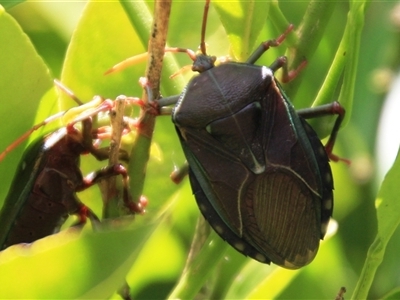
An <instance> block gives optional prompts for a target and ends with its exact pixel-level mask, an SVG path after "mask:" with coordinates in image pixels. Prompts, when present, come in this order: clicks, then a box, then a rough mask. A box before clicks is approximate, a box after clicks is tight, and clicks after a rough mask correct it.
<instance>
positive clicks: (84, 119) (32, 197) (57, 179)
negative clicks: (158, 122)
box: [0, 98, 145, 249]
mask: <svg viewBox="0 0 400 300" xmlns="http://www.w3.org/2000/svg"><path fill="white" fill-rule="evenodd" d="M93 102H95V103H98V102H100V104H98V105H95V107H94V108H92V109H91V110H89V111H86V112H83V113H81V114H80V115H78V116H77V117H76V118H74V119H73V121H71V122H69V123H68V124H67V126H65V127H61V128H60V129H58V130H56V131H54V132H52V133H49V134H47V135H46V136H44V137H42V138H39V139H38V140H36V141H35V142H33V143H32V144H31V145H30V146H29V147H28V148H27V150H26V151H25V153H24V155H23V158H22V160H21V162H20V165H19V166H18V168H17V173H16V174H15V177H14V180H13V182H12V185H11V188H10V190H9V192H8V195H7V197H6V199H5V201H4V205H3V207H2V209H1V211H0V248H1V249H4V248H6V247H8V246H11V245H14V244H18V243H31V242H34V241H36V240H37V239H40V238H43V237H45V236H47V235H50V234H53V233H55V232H57V231H59V229H60V227H61V225H62V224H63V223H64V221H65V220H66V218H67V217H68V215H71V214H74V215H77V216H78V224H84V223H85V222H86V219H87V218H89V219H90V220H91V221H98V218H97V216H96V215H95V214H94V213H93V212H92V211H91V210H90V208H88V207H87V206H85V205H84V204H83V203H82V202H80V200H79V199H78V197H77V195H76V193H77V192H79V191H83V190H85V189H87V188H89V187H91V186H92V185H94V184H95V183H97V182H99V181H100V180H102V179H105V178H108V177H110V176H117V175H121V176H122V178H123V186H124V195H123V199H124V204H125V205H126V206H127V207H128V208H129V210H130V211H131V212H133V213H140V212H142V211H143V208H144V207H143V206H144V205H145V202H142V203H133V202H132V201H131V200H130V196H129V192H128V175H127V171H126V170H125V168H124V167H123V166H122V165H121V164H116V165H110V166H107V167H104V168H102V169H100V170H98V171H95V172H93V173H91V174H89V175H88V176H87V177H85V178H84V177H83V176H82V173H81V170H80V168H79V162H80V155H81V154H84V153H91V154H92V155H93V156H95V157H96V158H97V159H98V160H104V159H107V158H108V156H109V154H108V151H107V150H106V149H97V148H96V147H95V146H94V145H93V135H96V130H94V129H93V128H92V122H91V117H92V116H94V115H97V114H98V113H99V112H101V111H106V110H110V109H111V108H112V106H113V103H112V102H111V101H110V100H105V101H103V100H102V99H99V98H96V99H94V100H93ZM67 113H68V111H67ZM61 115H62V114H59V115H57V116H55V117H58V116H61ZM55 117H50V118H49V119H48V120H46V121H44V122H42V123H41V124H39V125H37V126H35V127H34V128H33V129H31V130H30V131H33V130H35V129H36V128H38V127H40V126H43V125H45V124H46V123H47V122H49V121H50V120H53V119H54V118H55ZM78 122H81V123H82V128H81V129H77V128H76V127H75V124H76V123H78ZM30 131H28V133H27V134H26V135H24V136H23V137H22V138H20V139H18V140H17V141H16V142H15V143H14V144H13V145H12V146H11V147H9V148H8V149H6V151H4V152H3V153H2V154H1V155H0V157H1V158H3V157H4V156H5V154H6V153H7V152H8V151H11V150H12V148H13V147H15V146H17V145H18V144H19V142H20V141H21V140H22V139H23V138H25V137H26V136H27V135H28V134H29V132H30ZM103 150H106V151H103Z"/></svg>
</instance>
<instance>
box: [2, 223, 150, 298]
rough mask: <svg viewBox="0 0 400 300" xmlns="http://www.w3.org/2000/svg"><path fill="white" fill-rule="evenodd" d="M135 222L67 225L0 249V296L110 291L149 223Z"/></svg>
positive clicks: (103, 294) (88, 295)
mask: <svg viewBox="0 0 400 300" xmlns="http://www.w3.org/2000/svg"><path fill="white" fill-rule="evenodd" d="M114 222H115V221H114ZM138 223H139V222H138V220H135V224H134V226H131V228H128V229H122V230H118V231H115V230H113V231H112V230H111V231H110V230H107V231H103V232H97V233H94V232H92V231H87V232H83V233H80V232H79V230H77V229H74V228H70V229H67V230H65V231H62V232H60V233H59V234H56V235H51V236H49V237H46V238H44V239H41V240H38V241H36V242H35V243H33V244H30V245H25V244H20V245H14V246H12V247H9V248H7V249H6V250H4V251H3V252H0V270H1V272H0V282H1V283H2V288H1V289H0V297H1V298H3V299H5V298H25V299H28V298H30V299H33V298H35V299H51V298H58V299H76V298H92V299H95V298H97V299H98V298H107V297H109V296H111V294H112V292H113V291H115V290H117V289H118V288H119V287H120V286H121V285H122V283H123V282H124V278H125V276H126V274H127V273H128V271H129V269H130V266H131V265H132V263H133V262H134V261H135V259H136V257H137V255H138V253H139V251H140V249H141V247H142V243H141V242H140V241H143V240H146V239H147V237H148V236H149V235H150V234H151V232H152V231H153V230H154V228H155V224H154V223H150V222H141V223H142V224H138ZM143 223H145V225H143ZM107 295H108V296H107Z"/></svg>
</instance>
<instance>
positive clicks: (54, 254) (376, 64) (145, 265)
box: [0, 1, 400, 299]
mask: <svg viewBox="0 0 400 300" xmlns="http://www.w3.org/2000/svg"><path fill="white" fill-rule="evenodd" d="M324 3H325V5H324ZM132 5H133V6H135V5H136V7H133V8H132V9H131V10H129V9H126V10H124V8H123V7H122V6H121V4H120V3H119V2H112V1H109V2H98V1H92V2H88V3H87V4H86V6H85V7H84V8H83V7H82V4H81V3H77V2H74V3H72V2H71V3H62V2H54V3H51V4H50V3H46V4H43V3H40V2H27V3H22V4H20V5H17V6H15V7H13V8H10V9H9V10H8V11H7V13H6V12H5V11H1V13H0V44H1V45H2V55H1V56H0V66H1V67H0V69H1V70H2V72H0V98H1V99H2V101H3V103H7V105H1V107H0V117H1V119H2V120H3V125H2V128H3V130H2V131H3V133H2V139H1V140H0V149H1V150H2V149H5V148H6V147H7V145H9V144H10V143H11V142H12V141H13V140H15V139H16V138H17V137H18V136H20V135H21V134H22V133H23V132H25V131H26V130H27V129H28V128H30V127H31V126H32V124H34V123H36V122H37V121H38V120H42V119H44V118H45V117H47V116H49V115H51V114H52V113H54V112H57V111H59V110H61V109H65V108H67V107H71V106H72V105H73V104H72V103H70V102H72V101H71V100H70V99H68V97H65V96H62V95H61V96H59V97H57V96H56V95H55V91H54V89H52V88H51V86H52V85H51V79H52V78H60V79H61V81H62V82H63V83H64V84H66V85H67V86H68V87H69V88H70V89H72V90H73V91H74V93H75V94H76V95H77V96H78V97H79V98H80V99H82V100H85V101H89V100H90V99H92V97H93V96H94V95H97V94H99V95H102V96H104V97H108V98H111V99H115V98H116V96H118V95H120V94H126V95H130V96H140V95H141V94H142V90H141V87H140V86H139V84H138V83H137V81H138V79H139V77H140V76H143V75H144V72H145V64H144V63H139V64H137V65H135V66H134V67H131V68H127V69H125V70H123V71H121V72H119V73H115V74H110V75H106V76H105V75H104V72H105V71H106V70H107V69H109V68H110V67H111V66H113V65H114V64H116V63H118V62H119V61H122V60H123V59H125V58H127V57H129V56H132V55H135V54H139V53H142V52H144V51H146V45H147V39H148V35H149V30H148V26H149V18H148V15H149V14H151V13H152V12H151V11H152V3H149V2H138V1H135V2H134V3H133V4H132ZM82 8H83V10H82ZM311 8H312V9H311ZM392 8H393V4H391V3H389V2H372V3H370V4H369V6H368V7H364V3H363V2H359V1H354V2H351V3H346V2H336V1H332V2H329V1H326V2H323V1H322V2H318V1H315V2H313V1H312V2H311V3H305V2H300V1H299V2H286V1H282V2H281V3H278V2H276V1H273V2H270V3H267V2H265V3H264V2H260V1H254V2H253V1H246V2H240V1H238V2H233V1H232V2H228V3H227V2H215V3H212V4H211V8H210V15H209V18H208V23H207V33H206V37H207V43H208V49H207V51H208V53H210V54H213V55H217V56H223V55H226V54H228V53H229V54H230V56H231V57H233V58H236V59H238V60H243V58H245V57H247V56H248V54H249V53H251V51H252V50H253V49H254V48H255V47H256V46H257V45H258V44H259V43H260V42H261V41H263V40H266V39H268V38H275V37H277V36H279V34H280V33H282V32H283V31H284V30H285V29H286V27H287V25H288V22H287V20H290V22H291V23H293V24H295V25H297V26H296V27H297V28H299V31H298V32H299V35H298V36H296V35H294V34H292V35H290V36H289V37H288V39H287V41H285V43H284V44H283V45H282V46H280V47H277V48H273V49H271V50H269V51H268V52H267V53H266V54H265V55H264V56H263V58H262V59H260V61H259V62H258V63H260V64H265V65H268V64H270V63H272V61H274V59H275V58H276V57H278V56H279V55H283V54H286V55H287V56H288V57H289V61H290V62H294V64H295V63H296V62H297V63H298V62H300V61H301V60H303V59H304V57H305V58H307V62H308V64H307V67H306V68H305V69H304V70H303V71H302V72H301V74H300V75H299V76H298V78H296V80H294V81H293V82H292V83H290V84H288V85H284V89H285V91H286V92H287V94H288V96H289V97H290V99H291V100H292V101H293V103H294V105H295V107H297V108H301V107H309V106H311V105H312V104H313V101H314V99H316V98H317V99H318V103H319V104H321V103H326V102H330V101H331V100H332V99H337V98H338V99H340V100H341V102H342V103H344V104H345V106H346V109H347V112H348V114H347V116H346V123H347V125H346V127H345V128H343V130H341V131H340V133H339V140H338V143H337V146H336V148H335V153H336V154H338V155H339V156H340V157H345V158H348V159H350V160H351V161H352V164H351V166H347V165H346V164H344V163H331V165H332V168H333V172H334V179H335V209H334V219H335V220H336V221H337V222H338V224H339V228H338V231H337V233H336V234H335V235H334V236H332V237H330V238H328V239H327V240H326V241H323V242H322V243H321V247H320V250H319V253H318V255H317V257H316V259H315V260H314V261H313V262H312V263H311V264H310V265H309V266H306V267H304V268H302V269H301V270H298V271H289V270H284V269H281V268H278V267H276V266H274V265H272V266H268V265H262V264H260V263H257V262H255V261H251V260H250V259H247V258H245V257H243V256H242V255H240V254H238V253H236V252H235V251H234V250H233V249H231V248H230V247H228V246H227V244H226V243H224V242H223V241H221V239H219V238H218V237H217V236H216V235H215V234H213V233H212V234H211V235H210V236H208V238H206V237H203V240H204V239H206V242H205V244H204V245H205V246H204V247H203V250H202V251H201V252H200V253H199V255H198V257H197V258H196V259H195V260H194V261H193V265H192V266H189V267H188V268H186V269H185V273H183V270H184V263H185V260H186V257H187V253H188V252H189V250H190V247H191V240H192V238H193V236H194V233H195V226H196V220H197V218H198V216H199V212H198V209H197V207H196V205H195V202H194V199H193V196H192V195H191V191H190V187H189V185H188V182H187V180H185V181H184V182H183V183H182V184H181V185H178V186H176V185H174V184H173V183H172V182H171V181H170V179H169V174H170V172H171V171H172V170H173V169H174V167H175V166H176V165H178V166H179V165H181V164H182V163H183V162H184V157H183V154H182V151H181V149H180V147H179V141H178V139H177V137H176V134H175V129H174V128H173V126H172V123H171V121H170V118H169V117H158V118H157V124H156V129H155V134H154V142H155V143H156V144H157V145H158V147H159V149H160V152H159V153H155V152H153V155H152V158H151V159H150V161H149V163H148V168H147V180H146V184H145V190H144V194H145V195H146V196H147V198H148V199H149V202H150V204H149V207H148V209H147V214H146V216H138V217H136V218H135V220H134V222H133V223H132V224H130V225H129V226H127V227H123V229H115V228H114V230H111V231H105V232H100V233H93V232H91V228H90V226H87V227H88V228H85V230H84V231H83V232H82V233H77V232H76V231H75V230H71V229H69V230H65V231H63V232H61V233H59V234H57V235H54V236H51V237H48V238H45V239H42V240H40V241H38V242H35V243H33V244H32V245H31V246H20V245H17V246H13V247H10V248H9V249H7V250H5V251H3V252H1V253H0V270H1V272H0V274H1V275H0V282H1V285H0V298H16V297H25V298H28V297H29V298H63V297H64V298H89V297H90V298H109V297H119V296H117V295H115V294H114V295H113V293H114V292H115V291H116V290H117V289H118V288H119V287H120V286H121V285H122V283H123V279H124V278H125V277H126V280H127V282H128V284H129V286H130V287H131V295H132V296H133V297H134V298H140V299H143V298H151V299H157V298H166V297H167V296H168V295H173V296H174V297H180V298H193V297H194V295H200V296H202V297H204V298H277V299H289V298H290V299H298V298H307V299H311V298H319V299H327V298H330V299H332V298H334V296H335V295H336V294H337V292H338V291H339V289H340V287H341V286H346V288H347V295H351V294H353V292H354V291H355V292H356V294H353V297H354V298H366V297H367V296H368V298H377V297H383V295H388V296H387V297H388V299H389V298H390V297H393V294H394V293H395V291H396V288H397V290H398V286H399V283H398V282H397V278H398V276H397V273H398V270H399V269H400V266H399V261H398V259H397V255H398V249H399V247H400V245H399V244H398V240H399V238H398V236H399V232H398V230H397V231H396V228H397V223H398V220H399V219H400V217H399V216H398V211H399V210H398V209H396V207H397V205H398V202H399V201H398V199H397V198H398V196H397V195H398V194H399V190H398V189H399V187H398V185H396V180H397V178H398V175H397V173H398V172H399V171H398V170H399V167H400V166H399V162H398V160H399V159H398V160H397V162H396V163H395V164H394V167H393V169H392V170H391V171H390V173H388V175H387V177H386V179H385V181H384V183H383V185H382V188H381V190H380V192H379V194H378V195H379V196H378V197H377V199H378V202H377V207H378V213H377V212H376V210H375V204H374V199H375V198H376V195H377V190H378V188H377V186H378V184H377V183H379V184H380V182H379V181H380V180H381V179H379V178H376V175H375V171H374V167H375V165H376V160H375V156H374V144H375V139H376V136H375V135H376V128H377V126H378V125H377V124H378V118H379V113H380V106H381V103H380V101H379V100H380V99H381V98H382V96H383V95H382V91H381V90H378V89H377V88H375V87H373V88H371V84H370V82H371V74H372V72H373V71H374V70H375V69H377V68H382V67H383V66H390V65H391V64H390V63H391V61H390V59H391V57H390V53H391V51H388V50H392V52H393V53H398V51H396V48H394V47H396V45H394V43H393V42H392V41H393V39H394V38H395V35H394V34H389V33H386V32H388V29H387V27H388V26H389V24H388V23H387V20H388V19H389V18H388V15H389V12H390V9H392ZM81 11H82V15H81V16H80V17H79V22H77V23H76V24H75V23H73V22H72V23H73V24H70V22H71V20H72V17H68V18H67V19H62V18H61V17H60V16H62V15H68V16H72V15H75V16H77V15H79V14H80V13H81ZM132 11H140V12H141V13H140V14H139V13H136V14H133V15H132ZM60 12H62V13H60ZM188 12H190V16H188ZM8 13H10V14H11V15H12V17H11V15H9V14H8ZM64 13H65V14H64ZM202 15H203V3H202V2H198V1H196V2H195V1H179V2H175V3H173V6H172V14H171V20H170V25H169V35H168V44H169V45H170V46H178V47H182V48H185V47H187V48H191V49H194V48H195V47H197V46H198V44H199V40H200V24H201V20H202ZM303 17H304V18H303ZM15 20H17V21H18V23H17V22H16V21H15ZM338 20H340V22H338ZM345 20H346V21H345ZM18 24H19V25H18ZM229 24H233V25H234V26H230V25H229ZM238 24H239V26H238ZM240 24H244V25H243V26H240ZM316 24H318V26H316ZM20 26H21V27H22V29H21V28H20ZM68 28H69V31H68ZM71 28H73V29H74V32H73V34H71V33H72V30H71ZM246 29H247V30H246ZM24 32H25V33H26V34H27V35H25V33H24ZM361 33H362V35H361ZM382 33H385V34H382ZM32 44H33V45H34V47H35V48H33V47H32ZM3 45H4V46H3ZM285 49H286V53H285ZM338 49H339V50H338ZM393 49H394V50H393ZM65 52H66V56H65V59H64V60H63V61H62V60H61V57H63V55H64V53H65ZM166 57H167V60H166V62H165V68H164V70H163V75H162V86H161V90H162V93H163V95H164V96H169V95H174V94H179V92H180V91H182V89H183V88H184V85H185V83H186V82H187V81H188V80H189V78H190V77H191V76H192V74H181V75H180V76H178V77H177V78H175V79H169V78H168V76H169V75H171V74H173V73H174V72H176V71H177V70H178V68H179V67H180V66H183V65H187V64H190V60H189V59H188V57H187V56H185V55H184V54H167V55H166ZM394 63H398V62H394ZM294 67H296V65H294ZM395 67H397V65H394V66H393V67H392V68H393V69H394V68H395ZM47 68H48V69H49V70H50V71H48V70H47ZM278 78H279V75H278ZM325 78H328V79H325ZM57 99H58V101H57ZM56 104H57V105H58V107H57V105H56ZM137 113H138V112H137V110H134V111H133V115H134V116H137ZM11 116H12V118H11ZM54 126H55V125H54ZM313 126H314V127H315V128H316V129H317V130H318V132H319V133H321V136H324V135H326V133H327V132H328V130H329V127H330V126H331V123H330V120H322V121H318V122H316V123H313ZM50 128H51V127H46V128H45V131H48V130H50ZM41 134H43V133H42V132H39V133H37V134H36V136H37V135H41ZM24 147H25V145H22V146H20V147H18V148H17V149H15V150H14V151H12V152H11V153H9V154H8V155H7V157H6V158H5V159H4V160H3V161H2V162H1V163H0V172H1V174H7V175H5V176H2V183H1V185H2V188H1V189H0V193H1V197H0V199H4V198H5V196H6V193H7V191H8V187H9V185H10V183H11V180H12V176H10V174H13V173H14V171H15V169H16V166H17V164H18V162H19V160H20V159H21V155H22V152H23V149H24ZM154 148H155V149H156V147H154ZM102 165H104V164H102V163H98V162H95V161H94V160H93V159H91V158H89V157H88V158H86V157H85V158H83V166H82V168H83V170H84V173H88V172H90V171H91V170H94V169H97V168H99V167H101V166H102ZM131 172H132V170H131ZM22 184H23V183H22ZM133 184H134V182H133ZM79 197H80V198H81V199H82V200H83V201H84V202H85V203H86V204H87V205H88V206H89V207H91V208H92V209H93V210H94V211H95V212H96V213H97V214H98V215H101V210H102V203H101V201H100V198H101V197H100V193H99V191H98V190H97V188H91V189H90V190H88V191H85V192H83V193H81V194H79ZM1 201H2V200H0V202H1ZM388 208H389V209H388ZM377 215H378V218H377V217H376V216H377ZM377 219H378V222H379V224H378V223H377ZM69 224H71V222H70V223H69ZM200 224H201V223H200ZM67 226H68V225H67ZM200 226H201V225H200ZM377 231H378V236H377V237H376V238H375V234H376V233H377ZM392 235H394V237H392V239H391V240H390V237H391V236H392ZM396 237H397V238H396ZM374 238H375V240H376V241H375V242H374V244H373V246H372V247H371V249H370V250H369V251H368V248H369V246H370V245H371V244H372V242H373V241H374ZM379 243H381V244H379ZM376 245H378V246H379V247H376ZM385 248H386V252H385ZM375 250H377V251H375ZM374 251H375V252H374ZM367 252H368V256H367ZM377 253H378V255H377ZM383 254H385V256H384V257H383ZM366 257H367V261H366V266H371V262H376V261H377V257H378V263H375V264H374V270H375V271H376V268H377V266H379V263H380V260H383V262H382V264H381V265H380V268H379V269H378V270H377V271H376V273H375V272H372V273H366V272H362V267H363V264H364V261H365V260H366ZM193 266H195V267H196V271H197V272H192V270H193V269H191V267H192V268H193ZM366 269H369V268H366ZM21 273H23V274H24V276H22V275H21ZM388 274H390V276H388ZM21 278H24V280H21ZM359 280H360V281H359ZM358 281H359V282H358ZM357 282H358V283H357ZM193 283H196V286H195V285H194V284H193ZM370 284H371V287H370V286H369V285H370ZM356 287H357V288H356ZM199 288H201V290H200V291H198V289H199ZM392 290H393V293H391V291H392ZM183 293H185V294H183ZM390 295H391V296H390Z"/></svg>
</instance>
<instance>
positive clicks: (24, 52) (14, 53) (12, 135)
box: [0, 6, 52, 201]
mask: <svg viewBox="0 0 400 300" xmlns="http://www.w3.org/2000/svg"><path fill="white" fill-rule="evenodd" d="M0 45H1V55H0V70H1V72H0V99H1V103H2V104H1V105H0V118H1V120H2V125H1V126H2V135H1V139H0V151H3V150H5V149H6V147H7V146H9V145H10V144H11V143H12V142H13V141H14V140H16V139H17V138H18V137H20V136H21V135H22V134H23V133H24V132H26V131H27V130H28V129H29V128H31V127H32V125H33V122H34V119H35V116H36V113H37V109H38V106H39V102H40V100H41V98H42V96H43V95H44V94H45V93H46V92H47V91H48V90H49V89H50V88H51V87H52V79H51V77H50V74H49V70H48V69H47V67H46V65H45V64H44V62H43V60H42V58H41V57H40V56H39V55H38V54H37V53H36V51H35V48H34V47H33V45H32V43H31V41H30V40H29V38H28V37H27V36H26V34H25V33H24V32H23V31H22V29H21V27H20V26H19V25H18V23H17V22H16V21H15V20H14V19H13V18H12V17H11V16H10V15H9V14H8V13H6V12H5V11H4V9H3V8H2V7H1V6H0ZM24 145H26V142H24V143H22V145H21V146H19V147H17V148H16V149H14V150H13V151H10V153H8V154H7V156H6V157H5V159H4V160H3V161H1V163H0V173H1V174H10V175H11V174H14V171H15V168H16V166H17V164H18V162H19V160H20V158H21V156H22V152H23V150H24ZM11 179H12V176H3V177H2V181H3V182H2V184H4V185H3V186H4V187H9V185H10V183H11ZM21 184H24V183H21ZM7 190H8V188H2V189H0V199H1V200H0V201H3V199H4V198H5V195H6V192H7Z"/></svg>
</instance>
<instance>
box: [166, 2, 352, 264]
mask: <svg viewBox="0 0 400 300" xmlns="http://www.w3.org/2000/svg"><path fill="white" fill-rule="evenodd" d="M208 5H209V1H207V3H206V8H205V13H204V18H203V30H202V41H201V47H200V48H201V52H202V53H201V54H199V55H195V54H194V53H193V52H192V51H190V50H187V49H175V51H179V52H187V53H188V54H189V55H190V56H191V58H192V59H193V61H194V63H193V67H192V69H193V70H194V71H197V72H199V73H200V74H199V75H198V76H196V77H195V78H193V79H192V80H191V81H190V82H189V84H188V85H187V86H186V88H185V90H184V92H183V93H182V94H181V95H179V96H178V97H172V98H168V99H165V100H164V101H165V102H164V103H168V102H169V101H172V102H173V101H175V100H176V101H177V104H176V106H175V108H174V110H173V114H172V120H173V122H174V123H175V125H176V129H177V132H178V136H179V139H180V141H181V144H182V148H183V151H184V153H185V156H186V158H187V160H188V163H189V178H190V183H191V186H192V190H193V193H194V196H195V198H196V201H197V204H198V206H199V208H200V211H201V212H202V214H203V216H204V217H205V218H206V219H207V220H208V222H209V223H210V225H211V226H212V227H213V228H214V230H215V231H216V232H217V233H218V234H219V235H220V236H221V237H222V238H223V239H224V240H226V241H227V242H228V243H229V244H230V245H231V246H232V247H234V248H235V249H236V250H238V251H239V252H241V253H242V254H244V255H246V256H250V257H252V258H254V259H256V260H258V261H260V262H263V263H270V262H273V263H275V264H278V265H280V266H282V267H285V268H289V269H297V268H300V267H303V266H305V265H307V264H308V263H310V262H311V261H312V260H313V259H314V257H315V255H316V254H317V251H318V248H319V240H320V239H322V238H323V237H324V236H325V234H326V230H327V225H328V222H329V219H330V217H331V215H332V211H333V178H332V172H331V169H330V166H329V159H333V160H337V157H336V156H334V155H333V154H332V148H333V145H334V143H335V139H336V135H337V132H338V130H339V128H340V124H341V122H342V120H343V118H344V114H345V111H344V109H343V107H342V106H341V105H340V104H339V103H338V102H333V103H332V104H328V105H324V106H320V107H315V108H311V109H305V110H299V111H296V110H295V109H294V107H293V105H292V104H291V102H290V100H289V98H288V97H287V95H286V94H285V93H284V91H283V89H282V87H281V85H280V83H279V82H278V81H277V80H276V78H275V77H274V73H275V71H276V70H278V69H280V68H283V70H284V71H285V70H286V68H285V66H286V58H285V57H280V58H278V59H277V60H276V61H275V62H274V63H273V64H272V65H271V66H269V67H265V66H257V65H255V64H254V63H255V62H256V61H257V59H258V58H260V56H261V55H262V54H263V53H264V52H265V51H266V50H268V49H269V48H270V47H275V46H278V45H279V44H280V43H282V42H283V41H284V39H285V37H286V35H287V34H289V32H290V31H291V30H292V27H289V28H288V30H287V31H286V32H285V33H284V34H282V35H281V36H280V37H278V38H277V39H276V40H269V41H266V42H263V43H262V44H261V45H260V46H259V47H258V48H257V49H256V50H255V51H254V53H253V54H252V55H251V56H250V57H249V58H248V59H247V61H246V62H244V63H236V62H227V63H223V64H221V65H219V66H214V62H215V57H212V56H208V55H207V54H206V50H205V43H204V32H205V26H206V19H207V11H208ZM160 103H161V105H163V100H161V102H160ZM331 114H336V115H337V116H338V117H337V119H336V122H335V124H334V127H333V129H332V133H331V135H330V138H329V140H328V142H327V144H326V145H325V146H324V145H322V143H321V141H320V140H319V138H318V136H317V134H316V133H315V131H314V130H313V129H312V128H311V126H310V125H308V123H307V122H306V121H305V119H307V118H313V117H319V116H324V115H331Z"/></svg>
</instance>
